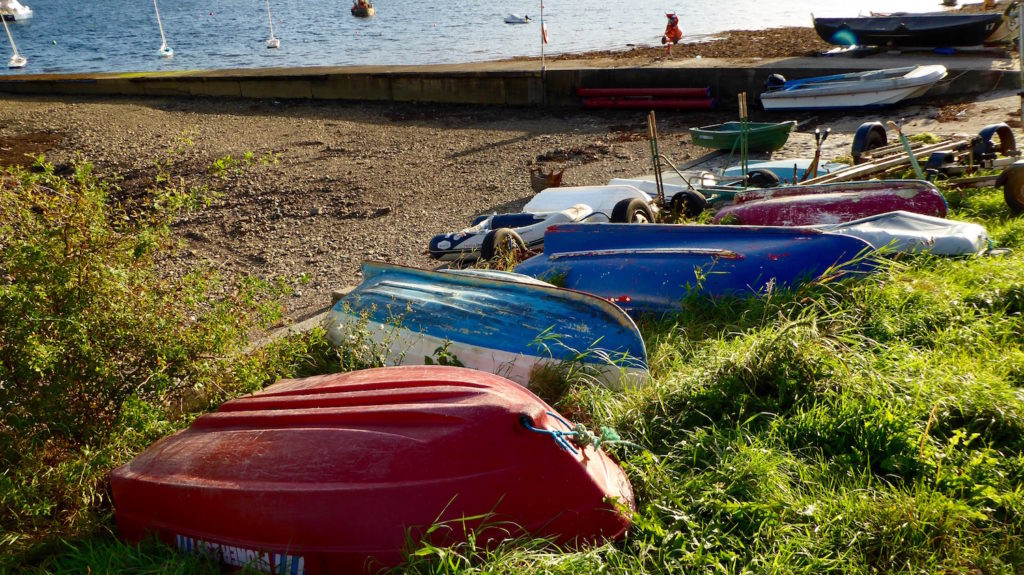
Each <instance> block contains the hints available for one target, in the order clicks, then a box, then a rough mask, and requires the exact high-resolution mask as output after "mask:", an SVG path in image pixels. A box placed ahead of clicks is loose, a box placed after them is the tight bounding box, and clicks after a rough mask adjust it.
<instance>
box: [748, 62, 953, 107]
mask: <svg viewBox="0 0 1024 575" xmlns="http://www.w3.org/2000/svg"><path fill="white" fill-rule="evenodd" d="M945 77H946V67H945V66H942V65H938V64H934V65H928V66H907V67H904V68H887V69H884V70H870V71H868V72H852V73H849V74H835V75H832V76H817V77H814V78H803V79H800V80H790V81H786V80H785V79H784V78H783V79H781V82H782V83H781V85H779V84H777V83H775V82H773V78H769V84H768V86H766V87H767V88H768V91H766V92H764V93H763V94H761V104H762V105H764V109H765V110H832V109H855V108H878V107H883V106H892V105H894V104H896V103H897V102H900V101H902V100H907V99H911V98H917V97H918V96H922V95H924V93H925V92H927V91H928V90H929V89H930V88H931V87H932V86H933V85H935V84H936V83H937V82H938V81H939V80H941V79H943V78H945Z"/></svg>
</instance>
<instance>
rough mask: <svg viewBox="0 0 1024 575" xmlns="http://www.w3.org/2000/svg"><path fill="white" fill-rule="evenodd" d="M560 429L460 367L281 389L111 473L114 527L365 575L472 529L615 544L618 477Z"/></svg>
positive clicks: (266, 564) (523, 394) (512, 387)
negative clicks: (410, 550) (411, 546)
mask: <svg viewBox="0 0 1024 575" xmlns="http://www.w3.org/2000/svg"><path fill="white" fill-rule="evenodd" d="M568 431H570V429H569V424H568V423H567V422H565V421H564V420H562V419H561V418H560V416H558V415H557V414H556V413H555V412H554V410H553V409H552V408H551V407H549V406H548V405H546V404H545V403H544V402H543V401H541V400H540V399H538V398H537V397H536V396H535V395H533V394H532V393H530V392H529V391H527V390H526V389H524V388H523V387H521V386H519V385H516V384H515V383H513V382H511V381H509V380H507V379H504V378H502V377H499V376H496V375H491V374H487V373H483V372H478V371H473V370H468V369H462V368H453V367H441V366H415V367H391V368H383V369H372V370H366V371H359V372H354V373H347V374H332V375H325V376H318V377H312V378H308V379H298V380H284V381H281V382H279V383H277V384H274V385H272V386H270V387H268V388H266V389H265V390H263V391H262V392H260V393H257V394H254V395H252V396H248V397H244V398H241V399H236V400H233V401H230V402H227V403H225V404H224V405H223V406H221V408H220V409H219V410H218V411H217V412H215V413H212V414H208V415H204V416H202V417H200V418H199V419H197V420H196V421H195V422H194V423H193V424H192V426H191V427H190V428H189V429H187V430H185V431H182V432H179V433H176V434H174V435H172V436H169V437H166V438H164V439H162V440H160V441H158V442H157V443H155V444H154V445H153V446H152V447H150V448H149V449H148V450H146V451H145V452H144V453H142V454H141V455H139V456H138V457H136V458H135V459H134V460H133V461H132V462H130V463H128V464H127V465H124V466H122V467H119V468H117V469H115V470H114V471H113V472H111V485H112V488H113V494H114V503H115V508H116V518H117V526H118V530H119V532H120V536H121V537H122V538H123V539H125V540H127V541H137V540H139V539H140V538H143V537H145V536H146V535H147V534H148V533H150V532H155V533H157V534H158V535H159V536H160V537H161V539H163V540H165V541H167V542H168V543H170V544H172V545H175V546H177V547H178V548H179V549H181V550H182V551H185V552H203V553H212V554H213V556H214V557H219V558H220V559H221V560H222V561H224V562H225V563H227V564H229V565H235V566H248V567H250V568H254V569H256V570H260V571H263V572H268V573H294V574H298V573H309V574H316V573H363V572H373V571H376V570H379V569H381V568H383V567H389V566H394V565H396V564H399V563H400V562H401V561H402V558H403V550H406V547H407V541H409V540H411V541H413V542H418V541H422V540H426V541H430V542H431V543H432V544H440V545H444V544H450V543H455V542H458V541H462V540H465V538H466V537H467V531H469V529H474V530H476V534H477V541H480V542H489V541H495V540H499V539H505V538H508V537H510V536H520V535H530V536H541V537H549V538H551V539H552V540H554V541H556V542H558V543H559V544H566V545H575V544H578V543H596V542H599V541H602V540H605V539H614V538H617V537H620V536H622V535H623V534H624V533H625V531H626V529H627V527H628V525H629V517H628V515H629V510H630V509H632V508H633V507H634V503H633V493H632V490H631V488H630V485H629V482H628V480H627V479H626V477H625V475H624V474H623V472H622V470H621V469H620V468H619V467H618V466H617V465H616V464H615V463H614V462H613V461H612V460H611V459H609V458H608V456H606V455H605V454H604V453H603V452H601V451H599V450H595V449H594V448H593V447H591V446H586V447H580V446H579V445H575V444H572V443H570V442H568V441H567V440H566V438H565V437H564V436H561V435H560V432H568ZM551 432H556V433H554V435H552V434H551ZM466 518H468V519H466ZM437 524H445V525H446V526H447V528H441V529H436V530H433V531H432V532H429V533H428V532H427V528H429V527H430V526H431V525H437ZM467 528H468V529H467Z"/></svg>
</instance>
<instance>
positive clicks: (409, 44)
mask: <svg viewBox="0 0 1024 575" xmlns="http://www.w3.org/2000/svg"><path fill="white" fill-rule="evenodd" d="M158 1H159V0H158ZM23 3H24V4H26V5H28V6H29V7H30V8H32V10H33V11H34V13H35V14H34V16H33V17H32V18H30V19H29V20H26V21H22V22H16V23H13V24H10V31H11V34H12V36H13V37H14V41H15V43H16V44H17V46H18V50H19V51H20V52H21V53H22V54H23V55H25V56H26V57H27V58H28V66H27V67H26V68H24V69H23V70H8V69H6V68H3V69H0V73H6V74H12V73H14V74H39V73H75V72H129V71H152V70H182V69H185V70H196V69H224V68H265V67H305V66H343V65H407V64H450V63H463V62H479V61H487V60H498V59H503V58H513V57H519V56H540V55H541V31H540V16H541V6H542V0H533V1H530V2H527V1H524V0H470V1H467V2H453V1H451V0H447V1H438V2H426V1H424V0H376V1H375V2H374V5H375V7H376V10H377V15H376V16H375V17H373V18H355V17H353V16H352V15H351V14H350V12H349V8H350V6H351V0H334V1H324V0H271V1H270V9H271V13H272V15H273V19H274V35H275V36H276V37H278V38H280V39H281V47H280V48H279V49H268V48H267V47H266V40H267V38H269V36H270V30H269V24H268V21H267V4H266V1H265V0H163V1H162V2H160V4H159V8H160V16H161V19H162V21H163V27H164V32H165V34H166V36H167V43H168V45H169V46H170V47H171V48H172V49H173V50H174V56H173V57H172V58H161V57H159V55H158V54H157V50H158V49H159V48H160V31H159V29H158V27H157V20H156V13H155V11H154V8H153V3H152V2H151V1H148V0H25V1H24V2H23ZM543 8H544V10H543V13H544V22H545V24H546V25H547V29H548V40H549V42H548V44H547V45H545V46H544V51H545V53H546V54H565V53H577V52H586V51H591V50H619V49H622V50H625V49H628V48H629V47H630V46H649V45H655V44H658V43H659V38H660V37H661V34H662V32H663V31H664V28H665V14H666V13H667V12H676V13H677V14H678V15H679V18H680V25H681V28H682V30H683V39H684V41H686V40H698V39H706V38H708V37H710V36H711V35H713V34H715V33H718V32H722V31H725V30H744V29H746V30H750V29H763V28H771V27H778V26H810V25H811V14H812V13H813V14H815V15H817V16H856V15H858V14H864V15H867V14H868V13H869V12H871V11H888V12H892V11H898V10H901V11H908V12H924V11H935V10H939V9H941V7H940V5H939V0H850V1H849V2H836V1H835V0H634V1H631V2H621V1H608V0H547V1H546V2H543ZM513 13H515V14H520V15H527V16H529V17H530V18H531V20H532V21H531V22H530V23H527V24H520V25H512V24H505V23H504V17H505V16H506V15H508V14H513ZM10 53H11V52H10V44H9V43H8V41H7V38H6V35H4V36H0V56H2V58H0V62H2V61H3V59H4V58H6V57H7V56H8V55H9V54H10Z"/></svg>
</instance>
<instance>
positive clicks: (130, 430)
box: [0, 163, 326, 570]
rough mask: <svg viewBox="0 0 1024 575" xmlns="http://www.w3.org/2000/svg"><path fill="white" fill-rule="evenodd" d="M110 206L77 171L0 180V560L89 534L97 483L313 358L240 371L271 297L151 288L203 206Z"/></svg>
mask: <svg viewBox="0 0 1024 575" xmlns="http://www.w3.org/2000/svg"><path fill="white" fill-rule="evenodd" d="M116 191H117V190H116V188H115V187H114V186H113V185H112V184H111V183H109V182H105V181H100V180H98V179H96V178H94V177H93V176H92V174H91V166H89V165H88V164H79V165H77V166H76V169H75V173H74V175H73V176H71V177H68V178H63V177H59V176H57V175H55V174H54V173H53V169H52V166H49V165H47V164H45V163H40V164H39V165H38V166H37V171H35V172H29V171H24V170H12V171H8V172H6V173H3V174H2V175H0V206H3V209H2V210H0V310H2V313H0V469H2V470H3V471H2V472H0V534H2V535H0V551H2V550H3V549H4V547H5V546H12V547H22V546H23V544H27V543H30V542H31V541H32V540H33V539H34V538H36V537H38V536H40V535H46V534H47V533H50V532H53V531H54V530H58V529H59V530H60V532H61V533H63V534H64V535H70V534H72V533H75V532H76V529H77V528H78V527H79V526H83V525H90V524H95V522H94V521H93V520H94V519H96V518H97V517H102V516H103V515H104V514H105V513H107V512H108V511H109V504H110V500H109V494H108V493H107V489H106V483H105V477H106V474H107V472H109V470H110V469H111V468H113V467H115V466H116V465H119V464H121V463H123V462H125V461H127V460H128V459H129V458H130V457H131V456H132V455H134V454H135V453H137V452H138V451H139V450H141V449H142V448H144V447H145V446H146V445H148V444H149V443H151V442H152V441H154V440H155V439H157V438H159V437H161V436H162V435H165V434H167V433H169V432H171V431H173V430H174V429H176V428H177V427H180V426H181V425H183V424H185V423H187V421H188V420H189V418H191V417H193V416H194V414H196V413H197V412H201V411H203V410H206V409H208V408H209V406H210V405H215V404H216V403H217V402H219V401H223V400H224V399H226V398H228V397H231V396H233V395H236V394H238V393H241V392H246V391H253V390H255V389H259V388H260V387H261V386H262V385H265V384H266V383H267V382H268V381H272V380H273V379H274V378H275V377H277V376H278V375H280V374H285V373H291V372H293V371H295V369H296V367H297V366H299V365H300V364H301V363H302V361H301V360H302V359H303V357H304V356H305V355H307V354H310V353H313V352H315V353H317V354H319V355H321V356H323V354H324V352H325V350H326V347H325V346H321V348H318V349H316V350H314V349H313V348H312V347H311V346H312V345H314V344H312V343H311V342H312V341H316V338H317V337H318V336H317V335H314V336H312V337H311V338H309V339H307V340H299V341H296V340H287V341H282V342H278V343H277V344H275V345H272V346H270V347H268V348H265V349H262V350H259V351H258V352H256V353H254V354H251V355H248V356H245V355H243V354H242V353H241V352H242V350H243V349H244V348H245V346H246V345H247V343H248V335H249V332H250V330H251V329H252V328H253V327H255V326H260V325H266V324H268V322H270V321H273V320H275V319H277V318H278V317H279V315H280V306H279V304H278V303H276V302H277V299H276V297H277V296H278V295H279V294H280V291H279V289H278V288H276V287H275V286H272V285H270V284H268V283H266V282H262V281H258V280H254V279H244V280H242V281H240V282H239V283H238V284H237V285H234V286H223V285H222V282H221V281H220V280H219V279H218V278H217V276H216V274H214V273H212V272H211V271H210V270H208V269H199V270H197V271H196V272H194V273H190V274H186V275H183V276H180V275H174V274H169V273H165V270H164V268H163V266H162V263H161V258H163V257H165V256H166V255H167V254H168V253H170V252H171V251H172V250H173V249H174V248H175V245H176V244H175V242H174V241H173V239H172V236H171V235H170V223H171V222H172V221H173V219H174V218H175V217H176V216H177V215H178V214H180V213H181V211H182V210H189V209H193V208H195V207H197V206H199V205H200V204H201V203H202V201H203V196H202V194H201V193H200V192H197V191H196V190H189V189H185V188H183V187H169V186H166V185H165V186H164V187H160V188H156V189H153V190H152V192H151V194H150V196H149V200H148V201H146V202H145V204H144V205H142V206H136V209H135V210H134V211H133V213H132V215H129V214H128V213H127V212H126V211H124V210H123V209H121V208H120V207H118V204H116V203H115V202H114V201H113V200H112V199H111V195H112V193H113V192H116ZM217 293H226V294H227V295H223V296H215V295H214V294H217ZM319 340H323V337H322V334H319ZM97 514H98V515H97ZM0 555H3V553H0ZM0 570H2V568H0Z"/></svg>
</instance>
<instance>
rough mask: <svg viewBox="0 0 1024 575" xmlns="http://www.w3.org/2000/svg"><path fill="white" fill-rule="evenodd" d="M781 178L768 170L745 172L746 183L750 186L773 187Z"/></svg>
mask: <svg viewBox="0 0 1024 575" xmlns="http://www.w3.org/2000/svg"><path fill="white" fill-rule="evenodd" d="M781 183H782V180H780V179H779V177H778V176H776V175H775V172H772V171H770V170H750V171H749V172H747V185H748V186H749V187H751V188H774V187H775V186H778V185H779V184H781Z"/></svg>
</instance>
